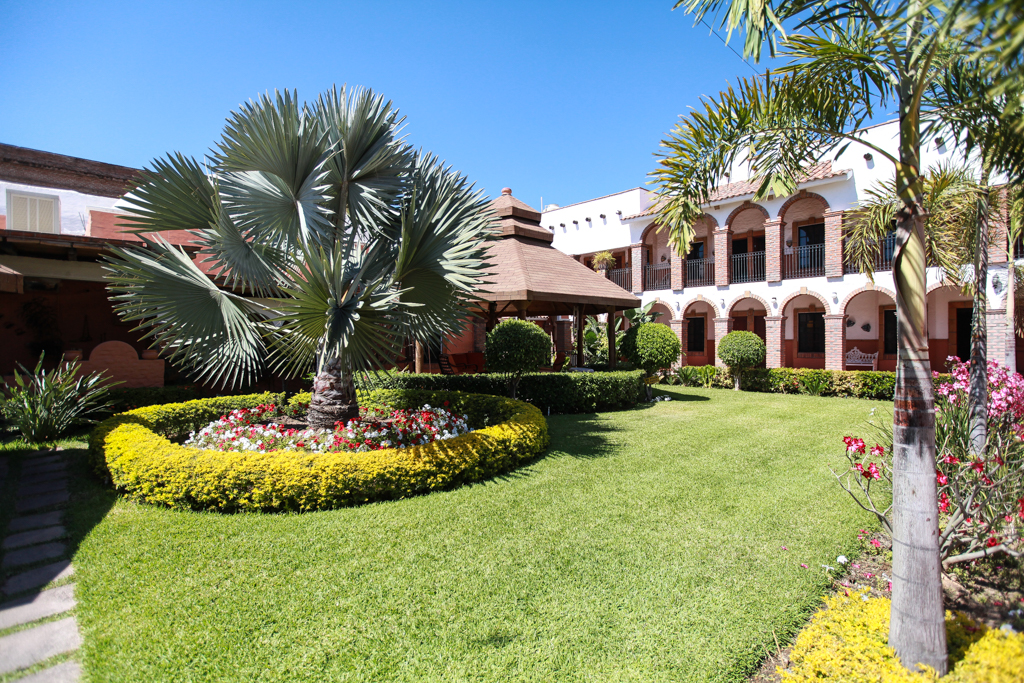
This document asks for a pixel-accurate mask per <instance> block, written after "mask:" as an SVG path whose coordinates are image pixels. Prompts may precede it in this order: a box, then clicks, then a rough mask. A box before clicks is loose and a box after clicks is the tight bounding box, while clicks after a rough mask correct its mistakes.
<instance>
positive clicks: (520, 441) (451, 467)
mask: <svg viewBox="0 0 1024 683" xmlns="http://www.w3.org/2000/svg"><path fill="white" fill-rule="evenodd" d="M431 401H433V402H436V403H444V402H446V401H447V402H448V404H450V406H451V409H452V410H453V411H454V412H458V413H459V414H460V415H462V414H464V415H466V416H467V418H468V421H469V423H470V425H471V427H473V428H474V430H475V431H473V432H471V433H469V434H463V435H461V436H458V437H456V438H452V439H447V440H442V441H434V442H433V443H428V444H424V445H417V446H412V447H409V448H401V449H396V448H387V449H384V450H374V451H368V452H327V453H309V452H306V451H303V450H289V451H271V452H254V451H245V452H237V451H220V450H199V449H194V448H187V447H185V446H182V445H179V444H176V443H173V442H172V441H171V439H172V438H175V437H180V436H181V435H182V434H185V433H188V432H192V431H195V430H198V429H201V428H202V427H205V426H206V425H208V424H209V423H210V422H212V421H214V420H216V419H217V418H219V417H221V416H222V415H225V414H226V413H228V412H230V411H231V410H238V409H248V408H253V407H256V406H259V405H265V404H276V405H280V404H281V403H282V402H283V396H271V395H268V394H253V395H250V396H237V397H230V398H226V399H225V398H219V399H203V400H197V401H188V402H185V403H178V404H169V405H163V406H150V407H147V408H139V409H136V410H131V411H128V412H127V413H122V414H120V415H116V416H114V417H112V418H110V419H108V420H106V421H104V422H102V423H100V425H98V427H97V428H96V430H95V431H94V432H93V435H92V437H91V439H90V450H91V453H92V457H93V461H94V463H95V465H96V466H97V467H98V468H99V469H100V470H101V471H102V472H104V473H105V474H106V475H107V476H108V478H109V479H110V481H112V482H113V484H114V485H115V486H116V487H117V488H118V489H119V490H122V491H124V492H125V493H127V494H128V495H130V496H132V497H134V498H137V499H138V500H141V501H145V502H147V503H155V504H161V505H166V506H169V507H175V508H182V509H197V510H219V511H223V512H234V511H265V512H267V511H308V510H322V509H329V508H335V507H343V506H347V505H355V504H359V503H366V502H370V501H374V500H386V499H393V498H402V497H406V496H411V495H414V494H417V493H423V492H426V491H431V490H435V489H444V488H451V487H454V486H458V485H460V484H464V483H467V482H472V481H479V480H481V479H485V478H488V477H491V476H494V475H495V474H499V473H501V472H506V471H508V470H511V469H513V468H515V467H516V466H518V465H519V464H521V463H523V462H525V461H528V460H530V459H532V458H534V457H536V456H537V455H539V454H540V453H542V452H543V451H544V449H545V448H546V447H547V443H548V435H547V423H546V422H545V420H544V417H543V416H542V415H541V414H540V411H539V410H538V409H537V408H535V407H533V406H531V405H528V404H525V403H522V402H519V401H513V400H511V399H507V398H499V397H496V396H480V395H472V394H461V393H457V392H403V391H378V392H371V393H370V394H367V395H365V396H363V397H362V402H363V404H364V405H365V406H367V407H370V408H384V407H393V408H415V407H418V406H417V404H418V405H420V406H421V405H423V404H424V403H428V402H431Z"/></svg>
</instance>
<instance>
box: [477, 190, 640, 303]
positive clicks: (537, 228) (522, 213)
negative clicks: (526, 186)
mask: <svg viewBox="0 0 1024 683" xmlns="http://www.w3.org/2000/svg"><path fill="white" fill-rule="evenodd" d="M491 206H492V208H493V210H494V212H495V214H497V216H498V219H499V220H498V225H499V227H500V231H499V232H498V234H499V235H500V237H499V239H498V240H496V241H495V242H492V243H490V244H489V245H488V253H487V259H488V261H490V262H491V266H492V267H491V273H492V274H491V277H490V278H489V280H490V282H489V283H488V284H486V285H484V286H483V288H482V290H481V291H479V292H477V295H478V296H479V297H480V298H482V299H484V300H485V301H488V302H494V303H495V304H497V307H496V312H497V314H498V315H515V314H517V313H519V312H523V313H528V314H529V315H566V314H571V313H573V309H574V307H575V306H578V305H583V306H587V307H588V308H591V310H596V311H600V312H604V311H606V310H607V309H608V307H614V308H615V310H624V309H629V308H636V307H638V306H639V305H640V300H639V299H638V298H637V297H635V296H633V295H632V294H631V293H629V292H627V291H626V290H624V289H622V288H621V287H619V286H618V285H616V284H614V283H613V282H612V281H611V280H609V279H608V278H606V277H604V276H603V275H600V274H598V273H595V272H594V271H593V270H591V269H590V268H587V267H586V266H585V265H583V264H582V263H580V262H579V261H577V260H576V259H574V258H572V257H571V256H569V255H568V254H564V253H562V252H561V251H558V250H557V249H555V248H554V247H552V246H551V242H552V240H553V239H554V235H553V234H552V233H551V231H549V230H547V229H546V228H544V227H543V226H542V225H541V224H540V212H539V211H536V210H535V209H533V208H531V207H530V206H528V205H527V204H524V203H523V202H521V201H519V200H518V199H516V198H515V197H513V196H512V190H510V189H509V188H507V187H506V188H505V189H503V190H502V191H501V196H500V197H499V198H497V199H495V200H494V202H493V203H492V204H491ZM527 302H529V303H527Z"/></svg>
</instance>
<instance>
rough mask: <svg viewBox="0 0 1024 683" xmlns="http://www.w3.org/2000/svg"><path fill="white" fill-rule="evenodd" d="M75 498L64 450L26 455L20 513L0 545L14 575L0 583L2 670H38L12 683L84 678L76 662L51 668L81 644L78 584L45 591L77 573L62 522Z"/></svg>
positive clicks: (2, 472) (2, 471) (66, 682)
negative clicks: (75, 612)
mask: <svg viewBox="0 0 1024 683" xmlns="http://www.w3.org/2000/svg"><path fill="white" fill-rule="evenodd" d="M7 471H8V466H7V463H6V462H4V463H2V464H0V478H3V479H6V477H7ZM69 495H70V492H69V491H68V479H67V462H66V460H65V458H64V455H63V454H62V453H60V452H59V451H41V452H40V453H37V454H35V455H33V456H30V457H28V458H26V459H24V460H22V462H21V476H20V477H19V479H18V490H17V497H16V499H15V509H16V511H17V513H18V516H17V517H15V518H14V519H12V520H11V522H10V524H9V525H8V527H7V533H6V535H5V537H4V539H3V541H2V542H0V558H2V559H0V567H2V568H3V569H4V570H5V574H7V580H6V581H5V582H4V584H3V587H2V588H0V591H2V593H3V596H4V599H5V600H6V602H3V603H0V634H3V635H0V675H4V674H11V673H14V672H18V671H23V670H26V669H30V668H32V669H33V671H32V673H30V674H28V675H26V676H23V677H21V678H18V679H16V680H15V681H14V682H13V683H74V682H75V681H78V680H79V679H80V678H81V675H82V668H81V665H80V664H79V663H78V662H77V661H75V660H74V659H66V658H65V659H64V661H61V662H59V663H56V664H54V665H53V666H46V662H47V660H49V659H51V658H54V657H57V656H58V655H67V654H68V653H73V652H74V651H75V650H77V649H78V648H79V647H80V646H81V644H82V636H81V635H80V634H79V632H78V624H77V623H76V622H75V617H74V616H73V615H71V616H68V615H67V613H69V612H71V611H72V610H73V609H74V608H75V585H74V584H73V583H61V585H59V586H57V587H56V588H49V589H47V588H46V586H48V585H49V584H51V583H55V582H61V581H63V580H64V579H66V578H67V577H70V576H72V575H73V574H74V567H72V566H71V562H70V561H69V560H68V559H67V555H68V548H67V543H66V542H65V540H64V538H65V536H66V530H65V528H64V525H63V522H64V512H65V507H66V506H67V503H68V499H69ZM61 615H65V616H63V617H62V616H61Z"/></svg>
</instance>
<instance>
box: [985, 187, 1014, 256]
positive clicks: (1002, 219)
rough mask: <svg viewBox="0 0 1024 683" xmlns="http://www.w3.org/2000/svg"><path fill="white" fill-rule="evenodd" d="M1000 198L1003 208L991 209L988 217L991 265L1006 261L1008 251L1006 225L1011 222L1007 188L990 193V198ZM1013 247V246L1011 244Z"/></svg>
mask: <svg viewBox="0 0 1024 683" xmlns="http://www.w3.org/2000/svg"><path fill="white" fill-rule="evenodd" d="M997 192H998V195H1000V196H999V197H998V199H999V200H1000V202H999V203H1000V204H1001V208H1000V210H999V211H991V212H990V214H989V217H988V225H989V235H988V262H989V265H992V264H994V263H1006V252H1007V245H1008V242H1007V240H1008V239H1009V238H1008V237H1007V234H1006V226H1007V225H1008V224H1009V220H1010V214H1009V202H1007V201H1006V200H1007V196H1006V188H1003V189H1001V190H998V191H993V192H991V193H990V195H989V198H990V199H996V198H997ZM1010 248H1011V249H1012V248H1013V246H1012V245H1010Z"/></svg>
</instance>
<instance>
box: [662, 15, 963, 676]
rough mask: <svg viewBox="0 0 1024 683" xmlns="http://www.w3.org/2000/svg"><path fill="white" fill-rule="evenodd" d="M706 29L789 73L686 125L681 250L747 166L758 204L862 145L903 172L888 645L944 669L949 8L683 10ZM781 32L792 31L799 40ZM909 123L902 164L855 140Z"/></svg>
mask: <svg viewBox="0 0 1024 683" xmlns="http://www.w3.org/2000/svg"><path fill="white" fill-rule="evenodd" d="M677 6H683V7H685V8H686V9H687V10H688V11H689V12H691V13H693V14H694V15H695V18H696V19H697V20H698V21H702V20H704V18H705V17H706V16H708V15H709V14H711V15H714V14H716V13H719V12H721V13H722V15H723V16H722V18H721V20H720V24H721V25H722V26H724V27H726V28H727V29H728V30H729V31H730V33H731V32H732V31H733V30H735V29H743V30H744V31H745V41H744V53H745V56H747V57H752V58H754V59H758V58H759V57H760V56H761V52H762V49H763V47H764V46H767V47H768V48H769V51H770V53H771V54H772V55H776V56H780V57H788V58H789V59H790V61H789V63H788V64H787V65H785V66H783V67H781V68H778V69H775V70H774V71H768V72H766V74H765V75H764V76H763V77H759V78H754V79H746V80H743V81H741V82H740V83H739V85H738V86H737V88H736V89H733V88H730V89H729V90H728V91H726V92H723V93H721V94H720V95H719V96H718V98H706V99H704V100H703V101H702V105H703V106H702V107H701V108H700V109H698V110H697V111H694V112H692V113H691V114H690V115H688V116H686V117H685V118H684V119H683V120H681V121H680V123H679V124H678V125H677V126H676V128H675V129H674V130H673V133H672V135H671V137H670V139H668V140H666V141H664V142H663V143H662V144H663V146H664V147H665V149H666V152H664V154H663V155H662V159H661V161H660V165H659V168H658V169H657V170H656V171H655V172H654V174H653V175H654V176H655V178H656V180H657V182H658V183H659V185H660V194H661V209H660V212H659V222H662V223H663V224H665V225H668V226H669V228H670V230H671V241H672V242H673V244H674V246H676V249H677V251H679V252H680V253H685V251H686V250H687V248H688V245H689V243H690V241H691V240H692V239H693V229H692V226H693V224H694V223H695V221H696V220H697V219H698V218H699V216H700V215H701V214H702V213H703V206H704V205H705V204H707V202H708V199H709V197H710V195H711V192H712V191H713V190H714V188H715V187H716V186H717V185H718V183H719V180H720V179H721V178H722V177H723V175H724V173H726V172H727V171H730V170H731V166H732V165H733V163H734V162H736V161H738V160H741V159H746V160H748V161H749V162H750V164H751V173H752V176H753V177H754V178H755V179H756V180H757V181H758V182H759V187H758V190H757V192H756V198H758V199H763V198H765V197H767V196H768V195H769V194H770V193H774V194H775V195H776V196H787V195H790V194H793V193H794V192H795V190H796V189H797V180H796V179H797V178H798V177H799V176H800V175H801V174H802V172H803V170H804V168H805V167H806V166H808V165H810V164H813V163H816V162H817V161H819V160H820V159H821V158H822V157H823V156H824V155H825V154H828V153H836V152H837V150H838V153H837V156H838V154H841V153H842V152H843V151H844V150H845V149H846V147H847V146H849V145H850V144H852V143H854V142H858V143H860V144H863V145H865V146H867V147H869V148H870V149H871V150H872V151H873V152H874V153H876V154H877V155H879V157H881V158H884V159H887V160H889V161H890V162H892V163H893V164H894V166H895V168H896V183H895V187H894V190H895V194H896V196H898V197H899V201H900V204H899V210H898V211H897V212H896V216H895V218H896V244H897V246H896V254H895V259H894V263H893V279H894V280H895V284H896V303H897V312H898V315H897V320H898V323H897V324H898V335H897V338H898V347H899V348H898V350H899V360H898V366H897V368H898V369H897V383H896V391H895V394H896V396H895V398H896V401H895V404H896V410H895V418H894V428H893V437H894V439H893V468H894V474H893V496H894V505H893V522H894V523H893V543H894V552H893V598H892V614H891V622H890V632H889V643H890V645H892V647H893V648H894V649H895V650H896V653H897V655H898V656H899V658H900V660H901V661H902V662H903V663H904V665H906V666H908V667H915V666H916V665H917V664H919V663H921V664H926V665H928V666H931V667H933V668H935V669H936V670H938V671H940V672H943V673H944V672H945V671H946V668H947V658H946V638H945V626H944V613H943V605H942V584H941V581H940V559H939V546H938V539H939V533H938V520H937V515H936V514H935V510H936V507H937V491H936V483H935V476H934V472H935V469H934V463H935V412H934V399H933V395H932V391H933V390H932V385H931V367H930V362H929V358H928V330H927V326H926V314H927V309H926V298H925V294H926V288H925V263H926V261H925V252H926V239H925V230H924V222H925V212H924V183H923V171H922V169H921V162H920V157H921V139H922V134H923V133H924V132H926V129H925V127H924V126H923V122H922V100H923V97H924V93H925V92H926V91H927V89H928V88H929V86H930V85H931V84H932V83H933V82H934V80H935V79H936V77H937V74H939V73H941V71H942V67H943V66H945V64H946V63H948V62H950V61H952V60H953V59H955V58H956V57H957V56H958V51H959V50H960V49H961V46H962V44H963V40H962V37H961V36H959V35H954V34H953V33H952V29H951V28H950V25H949V22H947V21H946V20H947V17H946V15H945V14H944V10H943V7H942V6H941V5H938V4H928V3H927V2H926V0H897V1H896V2H887V1H882V0H682V1H681V2H679V3H678V4H677ZM784 23H788V24H790V25H795V29H794V31H793V32H792V33H790V32H788V31H787V29H786V28H785V27H784ZM888 106H895V107H896V108H897V109H898V112H899V120H900V126H899V143H898V148H897V151H896V152H895V153H893V152H891V151H889V150H888V149H885V148H883V147H881V146H878V145H874V144H871V143H870V142H868V141H865V140H863V139H861V136H860V135H859V134H858V132H857V131H858V130H859V129H860V128H862V127H863V125H864V124H865V123H866V122H868V121H870V120H872V118H873V117H874V116H875V115H876V114H877V113H878V112H879V110H880V109H881V108H883V107H888Z"/></svg>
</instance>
